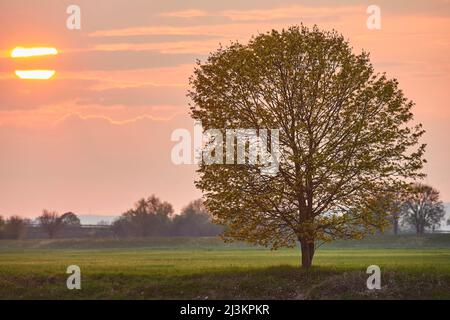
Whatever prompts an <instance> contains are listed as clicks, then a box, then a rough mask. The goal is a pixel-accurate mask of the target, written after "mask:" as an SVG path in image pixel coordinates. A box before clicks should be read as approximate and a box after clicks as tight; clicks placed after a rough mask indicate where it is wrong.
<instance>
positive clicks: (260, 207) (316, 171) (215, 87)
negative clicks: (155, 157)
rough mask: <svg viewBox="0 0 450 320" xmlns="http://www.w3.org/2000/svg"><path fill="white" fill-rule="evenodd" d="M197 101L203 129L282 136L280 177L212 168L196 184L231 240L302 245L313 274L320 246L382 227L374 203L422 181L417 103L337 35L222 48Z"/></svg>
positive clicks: (276, 37)
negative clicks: (414, 180) (273, 131)
mask: <svg viewBox="0 0 450 320" xmlns="http://www.w3.org/2000/svg"><path fill="white" fill-rule="evenodd" d="M189 95H190V97H191V99H192V101H193V104H192V106H191V112H192V116H193V118H194V119H196V120H199V121H201V122H202V125H203V128H204V130H208V129H220V130H222V131H223V132H224V130H225V129H241V128H244V129H247V128H252V129H279V146H280V158H279V170H278V173H277V174H275V175H265V174H261V172H260V169H261V164H258V163H256V164H249V163H247V164H237V165H229V164H213V165H208V164H207V163H205V162H203V163H201V164H200V167H199V174H200V179H199V180H198V181H197V186H198V187H199V188H200V189H202V190H203V192H204V195H205V199H206V200H205V205H206V206H207V208H208V210H209V211H210V212H211V213H212V214H213V215H214V217H215V219H216V220H217V221H218V222H219V223H221V224H224V225H225V226H227V229H226V232H225V234H224V236H225V238H228V239H239V240H247V241H249V242H252V243H256V244H262V245H266V246H271V247H273V248H277V247H281V246H295V245H296V243H297V241H299V242H300V244H301V253H302V260H301V263H302V266H304V267H309V266H310V265H311V262H312V259H313V256H314V252H315V244H316V243H318V242H319V241H320V242H323V241H331V240H333V239H336V238H360V237H362V236H363V235H364V234H365V233H367V232H372V231H375V230H377V229H378V228H380V227H383V226H384V225H385V224H386V219H385V218H384V217H382V216H380V214H379V213H378V212H375V211H374V210H372V209H371V208H370V206H371V204H373V203H374V199H377V198H379V197H380V196H382V195H383V194H387V193H389V192H394V191H395V190H398V189H400V188H402V187H403V185H404V184H405V178H418V177H420V176H422V174H421V173H420V169H421V168H422V165H423V161H424V160H423V158H422V157H423V153H424V150H425V145H422V144H420V143H419V139H420V137H421V135H422V134H423V129H422V127H421V125H419V124H416V125H411V124H410V122H411V120H412V119H413V114H412V113H411V108H412V106H413V103H412V102H411V101H409V100H407V99H406V98H405V96H404V95H403V92H402V91H401V90H400V89H399V88H398V83H397V81H396V80H395V79H388V78H387V77H386V75H384V74H378V73H375V72H374V69H373V67H372V65H371V63H370V61H369V54H368V53H366V52H362V53H360V54H354V53H353V52H352V48H351V47H350V45H349V43H348V42H347V41H346V40H345V39H344V38H343V36H342V35H340V34H338V33H337V32H334V31H333V32H326V31H321V30H319V29H318V28H317V27H314V28H313V29H308V28H306V27H303V26H301V27H291V28H289V29H288V30H283V31H281V32H278V31H275V30H273V31H272V32H270V33H266V34H260V35H258V36H256V37H254V38H252V39H251V40H250V41H249V43H248V44H247V45H242V44H239V43H232V44H231V45H230V46H229V47H226V48H223V47H221V48H219V49H218V50H217V51H216V52H213V53H211V54H210V56H209V57H208V59H207V60H206V61H205V62H204V63H201V62H199V63H198V66H197V68H196V69H195V71H194V75H193V76H192V78H191V90H190V93H189ZM210 143H217V141H210ZM236 144H237V143H236V142H235V143H234V144H231V145H230V146H231V148H236ZM221 146H222V145H221ZM230 146H229V147H230ZM223 147H224V149H226V144H225V143H224V145H223ZM224 162H225V161H224Z"/></svg>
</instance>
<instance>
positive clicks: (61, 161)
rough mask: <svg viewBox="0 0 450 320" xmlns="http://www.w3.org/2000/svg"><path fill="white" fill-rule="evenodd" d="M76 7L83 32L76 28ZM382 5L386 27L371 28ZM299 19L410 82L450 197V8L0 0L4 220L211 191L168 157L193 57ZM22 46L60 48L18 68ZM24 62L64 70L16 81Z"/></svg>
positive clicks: (431, 164)
mask: <svg viewBox="0 0 450 320" xmlns="http://www.w3.org/2000/svg"><path fill="white" fill-rule="evenodd" d="M72 4H76V5H78V6H79V7H80V8H81V30H69V29H67V28H66V20H67V18H68V14H67V13H66V8H67V7H68V6H69V5H72ZM371 4H376V5H378V6H379V7H380V8H381V19H382V26H381V30H369V29H368V28H367V27H366V20H367V17H368V14H367V13H366V9H367V7H368V5H371ZM300 23H303V24H305V25H307V26H312V25H314V24H317V25H318V26H319V27H320V28H321V29H336V30H337V31H339V32H341V33H342V34H344V36H345V37H346V38H348V39H349V41H350V43H351V44H352V45H353V47H354V50H355V52H360V51H361V49H365V50H367V51H369V52H370V53H371V59H372V62H373V64H374V66H375V70H376V71H379V72H384V71H385V72H386V73H387V75H388V76H389V77H395V78H397V79H398V80H399V82H400V86H401V88H402V89H403V90H404V92H405V94H406V96H407V97H408V98H409V99H411V100H413V101H414V102H415V103H416V106H415V107H414V114H415V119H416V121H418V122H421V123H423V125H424V128H425V129H426V131H427V133H426V135H425V138H424V142H426V143H428V148H427V154H426V158H427V160H428V164H427V165H426V168H425V171H426V173H427V174H428V177H427V179H426V182H427V183H429V184H431V185H432V186H434V187H436V188H437V189H438V190H440V191H441V195H442V199H443V200H444V201H450V170H449V169H450V106H449V100H450V86H449V84H450V81H449V80H450V63H449V57H450V1H449V0H428V1H425V0H422V1H411V0H410V1H406V0H405V1H376V2H374V1H349V0H347V1H337V0H334V1H331V0H318V1H317V0H316V1H289V0H278V1H266V0H248V1H242V0H239V1H207V0H203V1H149V0H120V1H119V0H70V1H62V0H53V1H52V0H36V1H29V0H15V1H1V2H0V90H1V91H0V92H1V94H0V150H1V151H0V215H4V216H9V215H12V214H20V215H23V216H28V217H35V216H37V215H39V214H40V212H41V210H42V209H43V208H48V209H52V210H57V211H59V212H66V211H73V212H75V213H77V214H89V213H91V214H105V215H116V214H117V215H118V214H120V213H122V212H124V211H125V210H126V209H128V208H130V207H131V206H132V205H133V204H134V202H135V201H136V200H138V199H139V198H141V197H144V196H148V195H150V194H152V193H154V194H156V195H158V196H159V197H161V198H162V199H163V200H165V201H169V202H171V203H172V204H173V205H174V207H175V209H176V210H177V211H178V210H179V209H180V208H181V207H183V206H184V205H186V204H187V203H188V202H189V201H191V200H194V199H196V198H198V197H200V196H201V193H200V192H199V191H198V190H196V189H195V187H194V180H195V169H196V168H195V166H194V165H191V166H190V165H184V166H176V165H174V164H172V162H171V158H170V151H171V148H172V147H173V146H174V144H175V143H174V142H172V141H171V140H170V135H171V133H172V131H173V130H174V129H177V128H187V129H192V126H193V122H192V120H191V119H190V117H189V114H188V110H189V108H188V103H189V101H188V99H187V98H186V91H187V89H188V78H189V76H190V75H191V73H192V71H193V68H194V65H195V61H196V59H200V60H204V59H205V58H206V57H207V55H208V53H209V52H211V51H213V50H215V49H216V48H217V47H218V46H219V44H220V43H222V44H223V45H227V44H228V43H229V42H230V40H233V41H235V40H238V41H240V42H243V43H245V42H246V41H247V40H248V39H249V38H250V37H251V35H254V34H257V33H263V32H266V31H269V30H271V29H273V28H275V29H282V28H287V27H289V26H291V25H298V24H300ZM18 46H23V47H33V46H37V47H54V48H57V49H58V51H59V53H58V55H51V56H45V57H40V58H23V59H19V60H20V61H18V59H12V58H11V57H10V53H11V50H12V49H14V48H15V47H18ZM27 67H29V68H44V69H47V68H48V69H52V70H56V74H55V76H54V77H52V78H51V79H49V80H23V79H19V78H18V77H17V76H16V75H15V74H14V71H15V70H17V69H18V68H21V69H23V68H27Z"/></svg>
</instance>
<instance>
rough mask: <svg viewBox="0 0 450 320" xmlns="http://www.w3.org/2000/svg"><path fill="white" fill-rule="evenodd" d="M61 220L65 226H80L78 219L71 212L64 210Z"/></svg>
mask: <svg viewBox="0 0 450 320" xmlns="http://www.w3.org/2000/svg"><path fill="white" fill-rule="evenodd" d="M60 219H61V222H62V224H63V226H65V227H79V226H81V222H80V219H79V218H78V217H77V215H76V214H75V213H73V212H66V213H64V214H63V215H62V216H61V217H60Z"/></svg>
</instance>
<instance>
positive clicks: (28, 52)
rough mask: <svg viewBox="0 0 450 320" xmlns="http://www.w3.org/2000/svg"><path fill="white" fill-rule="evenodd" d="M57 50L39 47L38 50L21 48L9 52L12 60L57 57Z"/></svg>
mask: <svg viewBox="0 0 450 320" xmlns="http://www.w3.org/2000/svg"><path fill="white" fill-rule="evenodd" d="M57 54H58V50H56V48H51V47H48V48H47V47H40V48H23V47H16V48H14V50H12V51H11V57H12V58H28V57H35V56H47V55H57Z"/></svg>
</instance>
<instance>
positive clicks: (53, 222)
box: [37, 209, 64, 239]
mask: <svg viewBox="0 0 450 320" xmlns="http://www.w3.org/2000/svg"><path fill="white" fill-rule="evenodd" d="M37 220H38V222H39V225H40V227H41V228H42V230H44V231H45V232H46V233H47V234H48V237H49V238H50V239H53V238H54V236H55V235H56V233H57V232H58V231H59V230H61V229H62V228H63V226H64V222H63V220H62V219H61V217H60V216H59V214H58V213H57V212H56V211H49V210H46V209H44V210H43V211H42V215H41V216H39V217H38V218H37Z"/></svg>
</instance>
